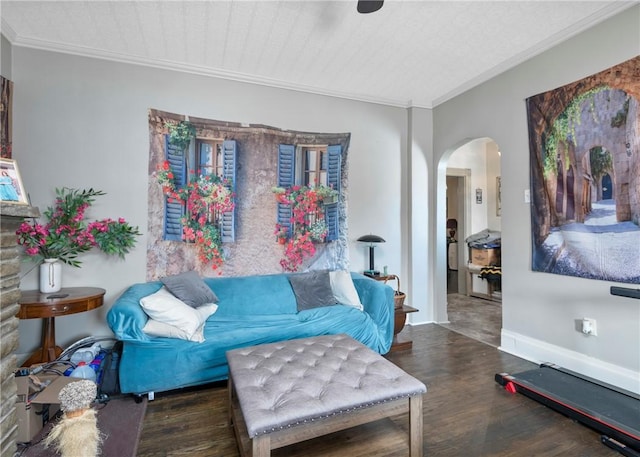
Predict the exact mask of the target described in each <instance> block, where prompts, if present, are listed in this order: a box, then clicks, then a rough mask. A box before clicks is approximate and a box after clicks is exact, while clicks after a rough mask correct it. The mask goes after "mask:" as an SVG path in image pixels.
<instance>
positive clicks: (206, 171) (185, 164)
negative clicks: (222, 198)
mask: <svg viewBox="0 0 640 457" xmlns="http://www.w3.org/2000/svg"><path fill="white" fill-rule="evenodd" d="M192 144H193V143H192ZM165 145H166V149H165V151H166V154H167V161H168V162H169V166H170V167H171V171H172V172H173V175H174V183H175V186H176V187H182V186H185V185H186V184H187V183H188V180H189V179H190V177H191V179H194V177H195V178H197V177H199V176H217V177H219V178H221V179H225V180H226V181H227V182H229V183H230V187H231V189H230V190H231V191H232V192H235V180H236V149H237V147H236V142H235V140H210V139H200V138H197V139H196V140H195V150H191V151H192V152H190V149H191V148H187V150H186V151H182V150H180V149H179V148H177V147H176V146H174V145H172V144H171V143H170V142H169V137H168V135H167V136H166V139H165ZM192 164H193V165H192ZM184 214H185V207H184V204H182V203H181V202H176V201H170V199H167V200H166V201H165V218H164V219H165V223H164V233H163V238H164V239H165V240H174V241H180V240H182V223H181V219H182V217H183V216H184ZM208 217H209V221H210V222H213V223H215V224H216V225H218V227H219V228H220V239H221V241H222V242H223V243H229V242H233V241H235V209H234V210H232V211H227V212H223V213H222V214H215V213H212V214H210V215H209V216H208Z"/></svg>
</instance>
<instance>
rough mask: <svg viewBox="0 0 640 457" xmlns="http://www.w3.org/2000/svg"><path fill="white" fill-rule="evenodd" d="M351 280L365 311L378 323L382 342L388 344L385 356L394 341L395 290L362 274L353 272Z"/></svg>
mask: <svg viewBox="0 0 640 457" xmlns="http://www.w3.org/2000/svg"><path fill="white" fill-rule="evenodd" d="M351 279H353V285H354V286H355V288H356V291H357V292H358V296H359V297H360V302H361V303H362V305H363V307H364V309H363V311H364V312H365V313H367V314H368V315H369V316H370V317H371V319H372V320H373V321H374V322H375V323H376V326H377V327H378V331H379V332H380V336H381V338H382V340H383V341H385V342H388V348H387V351H384V352H382V353H383V354H384V353H385V352H388V349H389V348H391V342H392V340H393V325H394V320H395V313H394V306H395V305H394V290H393V289H392V288H391V287H390V286H388V285H386V284H384V283H382V282H380V281H376V280H375V279H371V278H369V277H367V276H365V275H362V274H360V273H355V272H351Z"/></svg>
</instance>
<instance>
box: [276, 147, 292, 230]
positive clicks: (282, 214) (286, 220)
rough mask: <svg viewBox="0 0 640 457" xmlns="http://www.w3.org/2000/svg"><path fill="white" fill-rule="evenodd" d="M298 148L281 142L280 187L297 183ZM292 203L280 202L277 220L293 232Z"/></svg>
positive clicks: (279, 161) (279, 156)
mask: <svg viewBox="0 0 640 457" xmlns="http://www.w3.org/2000/svg"><path fill="white" fill-rule="evenodd" d="M295 166H296V148H295V146H293V145H291V144H281V145H279V147H278V187H283V188H285V189H287V188H289V187H291V186H293V184H294V183H295V170H296V167H295ZM291 216H292V212H291V205H286V204H284V203H278V214H277V217H276V220H277V222H278V224H279V225H280V226H281V227H283V228H285V229H286V230H287V232H288V233H289V236H291V235H292V233H291Z"/></svg>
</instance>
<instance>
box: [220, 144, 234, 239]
mask: <svg viewBox="0 0 640 457" xmlns="http://www.w3.org/2000/svg"><path fill="white" fill-rule="evenodd" d="M236 150H237V147H236V142H235V140H225V141H224V142H223V143H222V177H223V178H224V179H226V180H227V181H228V182H229V183H230V186H231V192H233V193H235V190H236ZM220 240H221V241H222V242H223V243H233V242H234V241H235V240H236V209H235V207H234V208H233V209H232V210H231V211H226V212H224V213H222V221H221V222H220Z"/></svg>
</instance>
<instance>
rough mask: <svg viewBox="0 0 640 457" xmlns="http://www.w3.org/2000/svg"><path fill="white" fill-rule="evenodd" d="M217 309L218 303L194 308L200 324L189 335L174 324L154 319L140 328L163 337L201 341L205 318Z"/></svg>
mask: <svg viewBox="0 0 640 457" xmlns="http://www.w3.org/2000/svg"><path fill="white" fill-rule="evenodd" d="M217 309H218V305H216V304H215V303H209V304H207V305H202V306H199V307H198V308H196V311H197V312H198V314H199V315H200V319H201V320H202V324H200V326H199V327H198V328H197V329H196V331H195V332H194V333H193V334H191V335H189V334H188V333H187V331H185V330H184V329H181V328H179V327H176V326H175V325H171V324H167V323H166V322H161V321H157V320H155V319H151V318H150V319H149V320H148V321H147V323H146V325H145V326H144V328H143V329H142V330H143V331H144V332H145V333H146V334H147V335H149V336H158V337H164V338H179V339H181V340H187V341H194V342H196V343H202V342H204V341H205V338H204V326H205V324H206V321H207V319H208V318H209V316H211V315H212V314H213V313H215V312H216V310H217Z"/></svg>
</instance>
